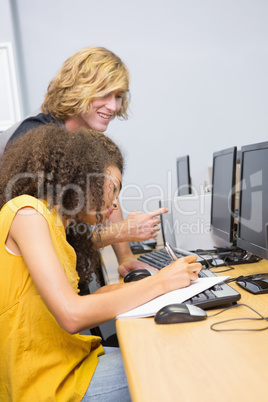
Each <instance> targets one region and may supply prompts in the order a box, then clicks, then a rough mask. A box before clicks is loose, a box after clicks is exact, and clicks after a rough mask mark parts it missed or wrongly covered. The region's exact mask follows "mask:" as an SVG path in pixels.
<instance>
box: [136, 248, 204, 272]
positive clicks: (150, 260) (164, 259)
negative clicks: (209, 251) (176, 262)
mask: <svg viewBox="0 0 268 402" xmlns="http://www.w3.org/2000/svg"><path fill="white" fill-rule="evenodd" d="M173 250H174V252H175V254H176V256H177V257H178V258H181V257H185V256H186V255H193V254H194V253H191V252H189V251H186V250H180V251H178V249H174V248H173ZM138 260H139V261H143V262H146V263H147V264H149V265H151V266H152V267H155V268H158V269H161V268H164V267H166V266H167V265H169V264H171V263H172V259H171V258H170V256H169V255H168V253H167V251H166V249H164V248H163V249H160V250H156V251H153V252H151V253H148V254H146V255H141V256H140V257H139V258H138ZM196 261H197V262H200V264H202V265H203V266H204V267H209V264H210V263H211V261H212V258H211V257H202V256H198V255H197V260H196Z"/></svg>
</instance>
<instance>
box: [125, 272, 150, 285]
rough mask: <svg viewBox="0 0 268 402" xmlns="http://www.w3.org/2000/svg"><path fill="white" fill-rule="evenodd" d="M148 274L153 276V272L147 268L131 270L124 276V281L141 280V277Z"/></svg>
mask: <svg viewBox="0 0 268 402" xmlns="http://www.w3.org/2000/svg"><path fill="white" fill-rule="evenodd" d="M147 276H151V272H149V271H148V270H147V269H133V271H130V272H129V273H128V274H127V275H126V276H125V277H124V282H134V281H139V280H140V279H144V278H146V277H147Z"/></svg>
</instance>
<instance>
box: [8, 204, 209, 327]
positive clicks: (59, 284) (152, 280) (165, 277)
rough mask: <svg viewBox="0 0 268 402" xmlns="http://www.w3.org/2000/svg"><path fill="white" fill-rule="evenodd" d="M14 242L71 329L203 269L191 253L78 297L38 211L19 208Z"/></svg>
mask: <svg viewBox="0 0 268 402" xmlns="http://www.w3.org/2000/svg"><path fill="white" fill-rule="evenodd" d="M10 242H11V243H12V242H14V243H15V244H16V246H17V247H18V249H19V251H20V254H21V255H22V256H23V259H24V261H25V263H26V265H27V268H28V270H29V272H30V275H31V277H32V279H33V281H34V283H35V286H36V288H37V289H38V291H39V293H40V295H41V296H42V298H43V300H44V302H45V304H46V306H47V307H48V309H49V310H50V312H51V313H52V314H53V315H54V317H55V318H56V320H57V322H58V324H59V325H60V326H61V327H62V328H63V329H65V330H66V331H68V332H70V333H76V332H79V331H81V330H83V329H86V328H92V327H95V326H97V325H99V324H101V323H103V322H105V321H109V320H111V319H113V318H115V317H116V316H117V315H119V314H121V313H124V312H126V311H128V310H130V309H132V308H134V307H137V306H139V305H141V304H143V303H145V302H147V301H149V300H151V299H153V298H155V297H157V296H159V295H161V294H164V293H166V292H169V291H171V290H174V289H177V288H181V287H185V286H188V285H189V284H190V282H191V280H195V279H197V274H198V272H199V270H200V268H201V265H200V264H197V263H195V257H194V256H189V257H185V258H183V259H180V260H177V261H176V262H174V263H172V264H170V265H169V266H168V267H166V268H164V269H162V270H161V271H160V272H159V273H157V274H156V275H154V276H151V277H148V278H145V279H143V280H142V281H139V282H133V283H129V284H122V285H121V286H116V287H113V289H111V291H106V292H96V293H93V294H91V295H87V296H79V295H77V294H76V293H75V292H74V291H73V289H72V287H71V285H70V283H69V282H68V279H67V277H66V274H65V272H64V270H63V267H62V266H61V263H60V261H59V259H58V257H57V254H56V252H55V250H54V247H53V244H52V240H51V236H50V232H49V228H48V224H47V222H46V220H45V219H44V217H43V216H42V215H40V214H39V213H38V212H36V211H35V210H33V213H32V214H30V215H29V213H27V214H26V213H25V211H24V210H23V209H22V210H20V211H19V212H18V213H17V215H16V217H15V218H14V220H13V223H12V225H11V228H10V232H9V236H8V241H7V244H10ZM108 288H109V286H107V289H106V290H108Z"/></svg>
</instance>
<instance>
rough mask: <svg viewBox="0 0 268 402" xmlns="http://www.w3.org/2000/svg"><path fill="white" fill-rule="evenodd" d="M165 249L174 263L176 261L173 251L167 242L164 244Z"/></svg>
mask: <svg viewBox="0 0 268 402" xmlns="http://www.w3.org/2000/svg"><path fill="white" fill-rule="evenodd" d="M165 249H166V250H167V253H168V255H169V256H170V258H171V259H172V260H173V261H176V260H177V259H178V257H177V256H176V254H175V252H174V250H173V249H172V247H171V245H170V244H169V243H168V242H166V245H165Z"/></svg>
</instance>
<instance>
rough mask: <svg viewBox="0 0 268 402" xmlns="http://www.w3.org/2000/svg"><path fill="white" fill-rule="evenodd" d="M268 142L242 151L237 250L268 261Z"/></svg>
mask: <svg viewBox="0 0 268 402" xmlns="http://www.w3.org/2000/svg"><path fill="white" fill-rule="evenodd" d="M267 196H268V142H262V143H259V144H252V145H247V146H244V147H242V148H241V166H240V191H239V213H238V229H237V246H238V247H240V248H241V249H243V250H245V251H247V252H251V253H253V254H255V255H257V256H259V257H261V258H267V245H266V224H267V223H268V201H267Z"/></svg>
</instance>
